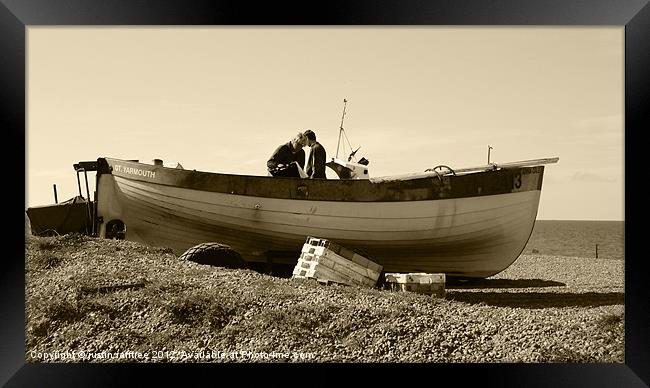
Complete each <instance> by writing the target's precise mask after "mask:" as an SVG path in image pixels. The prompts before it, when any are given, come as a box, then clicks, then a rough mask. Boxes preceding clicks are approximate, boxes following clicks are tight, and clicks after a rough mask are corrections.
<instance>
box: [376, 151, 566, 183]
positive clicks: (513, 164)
mask: <svg viewBox="0 0 650 388" xmlns="http://www.w3.org/2000/svg"><path fill="white" fill-rule="evenodd" d="M559 160H560V158H559V157H554V158H542V159H529V160H521V161H517V162H506V163H490V164H485V165H482V166H476V167H464V168H456V169H453V170H454V172H455V173H456V174H465V173H469V172H479V171H492V170H498V169H504V168H515V167H532V166H541V165H544V164H552V163H557V162H558V161H559ZM449 174H451V171H449V170H447V169H443V170H440V171H437V172H434V171H430V172H423V173H420V172H414V173H407V174H399V175H390V176H381V177H375V178H370V182H373V183H381V182H392V181H406V180H411V179H419V178H431V177H438V176H444V175H449Z"/></svg>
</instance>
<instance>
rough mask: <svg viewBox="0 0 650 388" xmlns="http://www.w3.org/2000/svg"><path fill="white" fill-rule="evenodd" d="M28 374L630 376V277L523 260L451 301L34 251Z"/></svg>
mask: <svg viewBox="0 0 650 388" xmlns="http://www.w3.org/2000/svg"><path fill="white" fill-rule="evenodd" d="M26 259H27V267H26V268H27V336H26V348H27V352H26V359H27V361H28V362H238V363H239V362H310V363H311V362H317V363H318V362H391V363H393V362H441V363H442V362H444V363H455V362H486V363H495V362H606V363H611V362H615V363H622V362H624V284H623V280H624V263H623V262H622V261H617V260H607V259H599V260H597V259H592V258H578V257H552V256H533V255H525V256H521V257H520V258H519V259H518V260H517V261H516V262H515V263H514V264H513V265H512V266H511V267H509V268H508V269H507V270H506V271H504V272H502V273H500V274H498V275H496V276H493V277H492V278H489V279H485V280H481V281H477V282H470V283H448V284H447V294H446V297H445V298H437V297H430V296H426V295H420V294H415V293H409V292H391V291H388V290H379V289H368V288H359V287H349V286H339V285H329V286H326V285H322V284H320V283H317V282H315V281H310V280H304V279H286V278H276V277H271V276H268V275H264V274H260V273H257V272H254V271H250V270H230V269H225V268H220V267H211V266H207V265H200V264H195V263H191V262H187V261H183V260H180V259H178V258H177V257H176V256H175V255H174V254H173V253H172V251H171V250H169V249H161V248H150V247H146V246H143V245H140V244H136V243H133V242H128V241H116V240H102V239H95V238H90V237H85V236H79V235H72V236H62V237H55V238H51V237H48V238H44V237H33V236H29V237H27V238H26Z"/></svg>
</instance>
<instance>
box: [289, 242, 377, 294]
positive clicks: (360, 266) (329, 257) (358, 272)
mask: <svg viewBox="0 0 650 388" xmlns="http://www.w3.org/2000/svg"><path fill="white" fill-rule="evenodd" d="M382 268H383V267H382V266H381V265H379V264H377V263H375V262H373V261H371V260H368V259H367V258H365V257H363V256H361V255H360V254H358V253H356V252H354V251H352V250H350V249H347V248H345V247H342V246H340V245H338V244H336V243H333V242H331V241H329V240H325V239H322V238H316V237H311V236H310V237H307V241H306V242H305V244H304V245H303V247H302V252H301V253H300V258H299V259H298V264H296V267H295V268H294V270H293V277H294V278H310V279H316V280H318V281H320V282H335V283H341V284H347V285H350V286H362V287H374V286H375V285H376V284H377V280H378V279H379V274H380V273H381V270H382Z"/></svg>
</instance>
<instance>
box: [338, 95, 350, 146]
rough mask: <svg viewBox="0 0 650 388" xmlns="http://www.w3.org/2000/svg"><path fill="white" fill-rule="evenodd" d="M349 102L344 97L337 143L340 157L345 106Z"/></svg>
mask: <svg viewBox="0 0 650 388" xmlns="http://www.w3.org/2000/svg"><path fill="white" fill-rule="evenodd" d="M347 103H348V100H346V99H345V98H344V99H343V115H342V116H341V126H340V129H339V141H338V143H337V144H336V158H337V159H338V157H339V147H340V146H341V134H343V120H344V119H345V107H346V105H347Z"/></svg>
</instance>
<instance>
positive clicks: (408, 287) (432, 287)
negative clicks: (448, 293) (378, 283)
mask: <svg viewBox="0 0 650 388" xmlns="http://www.w3.org/2000/svg"><path fill="white" fill-rule="evenodd" d="M385 280H386V284H388V285H389V286H390V289H391V290H393V291H409V292H417V293H419V294H427V295H432V296H439V297H444V296H445V281H446V278H445V274H444V273H442V274H428V273H387V274H386V275H385Z"/></svg>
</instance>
